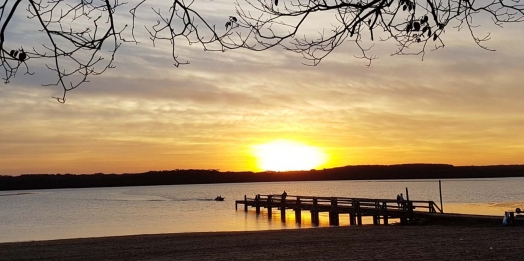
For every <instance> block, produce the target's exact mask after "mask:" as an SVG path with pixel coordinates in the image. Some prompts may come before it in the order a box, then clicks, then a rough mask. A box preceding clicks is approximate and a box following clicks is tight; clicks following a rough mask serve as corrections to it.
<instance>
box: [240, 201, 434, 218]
mask: <svg viewBox="0 0 524 261" xmlns="http://www.w3.org/2000/svg"><path fill="white" fill-rule="evenodd" d="M238 205H244V210H245V211H246V212H247V211H248V207H254V208H255V209H256V213H260V210H261V208H266V209H267V212H268V218H271V215H272V211H273V208H275V209H277V210H280V212H281V218H282V220H283V221H285V215H286V212H285V211H286V209H293V210H294V211H295V219H296V222H298V223H300V222H301V215H302V211H303V210H309V211H310V212H311V221H312V223H313V224H316V225H318V223H319V213H321V212H328V213H329V223H330V224H331V225H338V224H339V215H340V214H349V221H350V225H356V224H358V225H361V224H362V217H363V216H371V217H373V224H380V220H381V219H382V220H383V223H384V224H388V220H389V219H390V218H399V219H400V221H401V223H408V222H410V221H412V220H413V219H414V217H415V215H416V214H417V213H421V212H425V213H428V212H429V213H442V210H441V209H440V208H439V207H438V206H437V205H436V204H435V202H433V201H423V200H404V201H397V200H395V199H374V198H348V197H316V196H300V195H283V194H270V195H262V194H258V195H256V196H255V197H254V198H251V197H247V195H246V196H244V200H237V201H236V202H235V208H236V209H238Z"/></svg>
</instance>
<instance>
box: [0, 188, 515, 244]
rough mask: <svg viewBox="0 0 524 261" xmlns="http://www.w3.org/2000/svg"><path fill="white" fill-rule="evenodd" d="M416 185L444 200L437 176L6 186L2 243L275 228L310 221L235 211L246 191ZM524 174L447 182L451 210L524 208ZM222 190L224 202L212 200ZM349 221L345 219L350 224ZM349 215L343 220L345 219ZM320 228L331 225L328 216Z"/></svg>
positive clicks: (369, 191)
mask: <svg viewBox="0 0 524 261" xmlns="http://www.w3.org/2000/svg"><path fill="white" fill-rule="evenodd" d="M406 187H408V188H409V196H410V199H413V200H433V201H435V202H438V201H439V193H438V181H437V180H422V181H421V180H418V181H320V182H318V181H314V182H272V183H241V184H209V185H178V186H149V187H121V188H87V189H55V190H31V191H3V192H0V242H12V241H29V240H45V239H61V238H78V237H98V236H114V235H134V234H156V233H179V232H205V231H245V230H268V229H285V228H297V227H299V226H300V227H311V223H310V220H308V218H309V215H307V213H304V214H303V215H302V216H303V218H304V219H305V220H304V221H303V224H302V225H297V224H296V223H295V222H294V220H293V218H294V215H293V213H292V211H291V210H289V211H290V212H288V213H289V214H288V215H287V216H288V220H287V221H286V222H285V223H282V222H281V221H280V216H279V211H274V213H273V215H274V216H273V217H272V220H268V217H267V213H266V211H265V210H263V211H262V214H261V215H259V216H257V215H256V214H255V212H254V210H250V211H249V212H248V213H245V212H244V211H243V209H239V210H238V211H235V204H234V201H235V200H237V199H243V198H244V195H245V194H247V195H248V196H250V197H253V196H254V195H255V194H258V193H260V194H279V193H282V191H284V190H286V191H287V192H288V194H289V195H310V196H345V197H371V198H391V199H393V198H395V197H396V195H397V194H399V193H402V192H405V188H406ZM523 188H524V178H504V179H482V180H472V179H463V180H459V179H457V180H444V181H442V194H443V200H444V211H445V212H458V213H477V214H493V215H501V216H502V214H503V211H504V210H507V209H515V208H516V207H521V208H522V207H523V206H524V189H523ZM217 195H222V196H223V197H225V201H223V202H216V201H213V198H215V197H216V196H217ZM344 222H346V223H344ZM347 223H349V220H346V219H345V218H341V225H347ZM320 226H328V218H327V215H326V216H321V224H320Z"/></svg>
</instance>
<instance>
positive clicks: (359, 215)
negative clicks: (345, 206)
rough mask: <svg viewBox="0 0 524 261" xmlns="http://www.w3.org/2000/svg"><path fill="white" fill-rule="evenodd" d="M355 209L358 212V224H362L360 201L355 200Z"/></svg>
mask: <svg viewBox="0 0 524 261" xmlns="http://www.w3.org/2000/svg"><path fill="white" fill-rule="evenodd" d="M355 210H356V214H357V225H359V226H362V213H361V212H360V202H358V201H355Z"/></svg>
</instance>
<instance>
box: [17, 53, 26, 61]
mask: <svg viewBox="0 0 524 261" xmlns="http://www.w3.org/2000/svg"><path fill="white" fill-rule="evenodd" d="M26 57H27V55H26V54H25V52H24V51H20V54H19V55H18V60H19V61H21V62H23V61H25V58H26Z"/></svg>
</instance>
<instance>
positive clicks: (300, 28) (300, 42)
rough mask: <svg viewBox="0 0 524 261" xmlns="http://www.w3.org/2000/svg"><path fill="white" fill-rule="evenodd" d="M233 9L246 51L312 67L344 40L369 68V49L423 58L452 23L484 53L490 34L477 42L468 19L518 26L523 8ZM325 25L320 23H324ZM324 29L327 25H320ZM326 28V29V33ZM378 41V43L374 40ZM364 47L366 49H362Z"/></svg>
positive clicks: (377, 0)
mask: <svg viewBox="0 0 524 261" xmlns="http://www.w3.org/2000/svg"><path fill="white" fill-rule="evenodd" d="M245 1H246V3H247V4H246V5H244V6H242V5H241V4H239V3H237V6H238V8H237V12H238V15H239V16H240V18H241V21H242V24H241V26H242V27H248V28H251V30H252V31H253V33H254V36H255V39H256V43H255V44H252V45H250V46H245V47H247V48H249V49H253V50H257V51H261V50H265V49H268V48H272V47H274V46H282V47H283V48H285V49H287V50H290V51H293V52H296V53H300V54H302V55H303V56H304V58H305V59H307V60H308V61H310V64H311V65H317V64H318V63H319V62H320V61H321V60H322V59H323V58H325V57H326V56H327V55H329V54H330V53H331V52H332V51H333V50H334V49H336V48H337V47H339V46H340V45H342V44H343V43H344V42H346V41H347V40H350V39H353V41H354V42H355V44H356V46H357V47H358V48H359V49H360V50H361V53H362V55H361V56H356V57H358V58H362V59H366V60H368V61H369V63H368V66H369V64H370V63H371V61H372V60H374V59H376V58H377V57H376V56H374V55H370V54H368V53H369V51H370V49H371V47H372V46H373V44H372V43H369V44H366V43H365V42H366V41H369V42H374V41H376V40H377V39H379V40H380V41H393V42H395V43H396V45H397V49H396V50H395V51H394V52H393V55H406V54H408V55H422V57H424V54H425V51H426V48H427V47H428V46H432V49H433V50H435V49H439V48H442V47H444V42H443V41H442V38H441V36H442V34H443V33H444V32H445V28H446V27H447V25H449V24H450V23H451V22H452V21H457V22H458V23H459V26H458V27H457V28H458V29H459V30H460V29H462V28H463V27H466V28H467V29H468V31H469V32H470V34H471V37H472V38H473V40H474V41H475V43H476V44H477V45H478V46H480V47H481V48H483V49H486V50H492V49H490V48H488V47H487V46H486V45H485V42H486V41H488V40H489V39H490V34H489V33H488V34H487V35H485V36H477V34H476V33H475V31H474V28H475V27H477V25H476V24H475V23H474V22H473V19H474V18H475V17H477V16H479V15H484V16H490V17H491V19H492V21H493V23H494V24H495V25H498V26H500V25H502V24H503V23H512V22H522V21H523V20H524V13H523V11H524V4H521V3H520V1H518V0H492V1H489V0H488V1H478V0H477V1H476V0H450V1H442V0H418V1H417V0H281V1H280V5H278V1H275V0H245ZM314 17H315V18H316V19H319V18H322V19H328V18H331V20H330V22H331V24H324V26H323V27H324V30H322V32H321V33H320V36H311V35H309V36H306V35H299V32H307V31H308V27H311V24H307V25H306V23H307V21H309V20H313V19H315V18H314ZM324 21H325V20H324ZM323 23H326V22H323ZM328 26H329V28H328ZM377 36H378V37H377ZM366 46H367V47H366Z"/></svg>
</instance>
